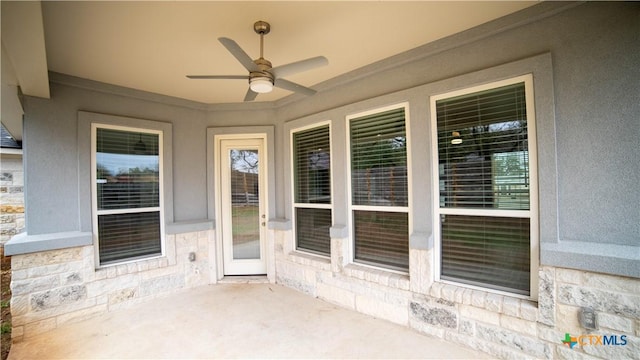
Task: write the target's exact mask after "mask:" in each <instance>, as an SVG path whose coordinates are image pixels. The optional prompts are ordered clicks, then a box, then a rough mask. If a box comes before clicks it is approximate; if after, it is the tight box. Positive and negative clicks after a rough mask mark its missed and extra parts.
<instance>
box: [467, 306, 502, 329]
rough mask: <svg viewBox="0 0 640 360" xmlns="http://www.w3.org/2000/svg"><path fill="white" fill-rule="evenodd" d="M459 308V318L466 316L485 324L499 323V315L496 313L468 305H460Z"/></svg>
mask: <svg viewBox="0 0 640 360" xmlns="http://www.w3.org/2000/svg"><path fill="white" fill-rule="evenodd" d="M459 310H460V317H461V318H468V319H472V320H476V321H480V322H484V323H487V324H493V325H500V315H499V314H498V313H495V312H491V311H489V310H485V309H480V308H477V307H475V306H469V305H461V306H460V307H459Z"/></svg>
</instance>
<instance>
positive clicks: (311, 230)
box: [296, 207, 331, 255]
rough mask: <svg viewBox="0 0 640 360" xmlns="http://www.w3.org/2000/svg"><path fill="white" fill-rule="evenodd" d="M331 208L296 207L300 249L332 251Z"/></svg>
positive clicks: (323, 252) (319, 252)
mask: <svg viewBox="0 0 640 360" xmlns="http://www.w3.org/2000/svg"><path fill="white" fill-rule="evenodd" d="M330 228H331V209H307V208H302V207H298V208H296V239H297V247H298V248H299V249H303V250H307V251H311V252H315V253H318V254H323V255H328V254H330V253H331V238H330V234H329V230H330Z"/></svg>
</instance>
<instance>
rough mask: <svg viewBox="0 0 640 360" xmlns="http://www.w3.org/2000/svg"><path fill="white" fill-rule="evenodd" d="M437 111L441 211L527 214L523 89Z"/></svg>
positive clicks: (477, 96) (450, 102)
mask: <svg viewBox="0 0 640 360" xmlns="http://www.w3.org/2000/svg"><path fill="white" fill-rule="evenodd" d="M436 107H437V121H438V124H437V125H438V157H439V162H440V165H441V166H440V206H442V207H454V208H455V207H474V208H498V209H519V210H527V209H529V153H528V150H527V149H528V146H527V115H526V101H525V94H524V84H523V83H519V84H515V85H509V86H504V87H501V88H498V89H493V90H487V91H483V92H480V93H474V94H470V95H465V96H459V97H455V98H451V99H445V100H439V101H437V102H436ZM455 140H457V141H455Z"/></svg>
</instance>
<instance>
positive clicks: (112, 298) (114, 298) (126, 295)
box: [108, 287, 137, 305]
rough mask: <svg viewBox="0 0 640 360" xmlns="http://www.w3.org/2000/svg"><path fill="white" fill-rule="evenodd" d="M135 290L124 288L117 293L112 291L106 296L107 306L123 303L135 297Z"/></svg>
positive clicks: (133, 288)
mask: <svg viewBox="0 0 640 360" xmlns="http://www.w3.org/2000/svg"><path fill="white" fill-rule="evenodd" d="M136 292H137V288H135V287H131V288H125V289H120V290H117V291H113V292H111V293H109V295H108V302H109V305H113V304H117V303H121V302H123V301H127V300H130V299H132V298H134V297H135V296H136Z"/></svg>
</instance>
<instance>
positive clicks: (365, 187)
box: [349, 107, 409, 271]
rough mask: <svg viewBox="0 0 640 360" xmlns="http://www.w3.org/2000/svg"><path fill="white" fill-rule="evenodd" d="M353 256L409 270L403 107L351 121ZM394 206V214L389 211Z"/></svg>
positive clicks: (365, 260)
mask: <svg viewBox="0 0 640 360" xmlns="http://www.w3.org/2000/svg"><path fill="white" fill-rule="evenodd" d="M349 128H350V137H351V139H350V140H351V149H350V150H351V204H352V210H353V237H354V258H355V260H356V261H358V262H362V263H367V264H372V265H377V266H382V267H388V268H392V269H399V270H403V271H404V270H407V269H408V268H409V231H408V203H409V196H408V182H407V138H406V125H405V108H404V107H400V108H395V109H392V110H388V111H381V112H379V113H374V114H371V115H367V116H362V117H357V118H353V119H351V120H350V123H349ZM390 208H394V211H389V209H390Z"/></svg>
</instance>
